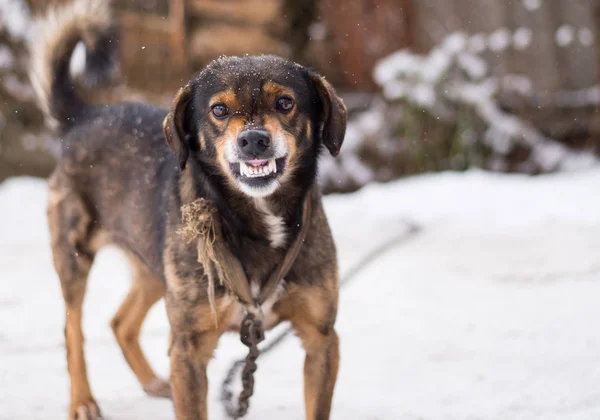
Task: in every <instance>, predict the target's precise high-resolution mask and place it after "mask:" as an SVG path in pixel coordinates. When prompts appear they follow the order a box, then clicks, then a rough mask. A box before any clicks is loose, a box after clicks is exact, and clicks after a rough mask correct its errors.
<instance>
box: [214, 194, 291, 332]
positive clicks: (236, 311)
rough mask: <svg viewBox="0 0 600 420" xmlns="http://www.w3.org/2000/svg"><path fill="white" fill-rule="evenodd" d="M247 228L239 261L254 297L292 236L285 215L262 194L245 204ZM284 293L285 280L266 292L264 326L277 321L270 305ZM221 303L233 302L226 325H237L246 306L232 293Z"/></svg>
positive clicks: (277, 265) (233, 327) (230, 303)
mask: <svg viewBox="0 0 600 420" xmlns="http://www.w3.org/2000/svg"><path fill="white" fill-rule="evenodd" d="M247 211H248V216H249V218H248V224H249V225H248V226H247V227H248V229H249V231H250V232H251V233H252V234H251V235H242V237H240V238H239V239H240V250H239V258H240V262H241V263H242V265H243V266H244V269H245V271H246V274H247V276H248V281H249V282H250V288H251V291H252V294H253V296H254V297H258V295H259V293H260V290H261V288H262V286H264V284H265V282H266V281H267V279H268V278H269V276H270V274H271V273H272V272H273V270H276V269H277V268H278V267H279V265H280V264H281V263H282V261H283V259H284V257H285V254H286V252H287V248H284V247H285V246H286V244H287V243H288V242H289V240H291V238H289V236H290V234H291V232H290V231H289V229H288V227H287V226H286V223H285V219H284V217H283V216H282V215H281V214H280V213H279V212H278V211H277V210H276V209H275V208H274V206H272V205H270V203H269V202H268V201H267V200H266V199H263V198H254V199H252V200H251V204H250V205H249V206H248V208H247ZM284 293H285V281H284V280H282V282H281V283H280V285H279V287H278V288H277V290H276V291H275V293H273V295H271V296H269V297H268V299H267V300H266V302H264V303H263V305H262V310H263V314H264V317H265V318H264V322H265V327H266V328H271V327H273V326H274V325H276V324H277V322H278V317H277V316H276V314H275V313H274V312H273V306H274V305H275V304H276V303H277V301H278V300H279V299H280V298H281V297H282V295H283V294H284ZM222 305H224V306H230V305H233V308H231V309H232V312H231V314H232V315H231V318H230V321H229V327H230V328H232V329H237V328H239V326H240V322H241V321H242V319H243V317H244V315H245V308H244V307H243V305H241V304H240V303H239V302H237V301H236V300H234V299H233V298H232V297H230V296H227V297H226V298H225V299H224V300H223V302H222Z"/></svg>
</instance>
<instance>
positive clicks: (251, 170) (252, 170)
mask: <svg viewBox="0 0 600 420" xmlns="http://www.w3.org/2000/svg"><path fill="white" fill-rule="evenodd" d="M276 172H277V164H276V163H275V159H271V160H270V161H269V162H267V164H266V165H263V166H252V165H247V164H246V163H244V162H240V175H242V176H247V177H262V176H267V175H271V174H272V173H276Z"/></svg>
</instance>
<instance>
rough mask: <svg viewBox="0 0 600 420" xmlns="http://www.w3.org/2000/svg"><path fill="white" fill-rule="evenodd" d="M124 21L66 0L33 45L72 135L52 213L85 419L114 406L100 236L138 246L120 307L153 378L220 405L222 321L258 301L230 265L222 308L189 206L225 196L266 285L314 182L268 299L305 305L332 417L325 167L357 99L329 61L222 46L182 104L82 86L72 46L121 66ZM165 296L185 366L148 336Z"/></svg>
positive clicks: (319, 414)
mask: <svg viewBox="0 0 600 420" xmlns="http://www.w3.org/2000/svg"><path fill="white" fill-rule="evenodd" d="M111 21H112V20H111V17H110V11H109V9H108V8H107V6H106V2H105V0H76V1H75V3H73V4H70V5H63V6H56V8H55V9H53V10H51V11H50V12H49V14H48V15H47V16H46V17H45V18H42V19H41V20H40V22H39V23H38V27H39V28H42V29H41V30H42V32H43V36H40V37H37V38H36V39H35V40H34V41H32V42H33V45H32V48H31V54H32V70H31V79H32V83H33V86H34V87H35V90H36V93H37V97H38V98H39V103H40V107H41V108H42V109H43V110H44V113H45V116H46V120H47V122H48V126H49V127H52V128H53V129H54V130H56V133H57V136H58V138H59V139H60V145H61V152H60V156H59V158H58V163H57V166H56V168H55V170H54V172H53V173H52V175H51V176H50V178H49V196H48V209H47V213H48V223H49V230H50V237H51V248H52V253H53V261H54V266H55V269H56V272H57V274H58V277H59V279H60V284H61V288H62V294H63V297H64V303H65V309H66V316H65V346H66V353H67V362H68V372H69V376H70V384H71V402H70V408H69V414H68V415H69V419H78V420H84V419H88V420H89V419H94V420H95V419H98V418H100V415H101V414H100V409H99V406H98V404H97V402H96V400H95V398H94V396H93V394H92V391H91V388H90V385H89V382H88V377H87V373H86V364H85V360H84V335H83V332H82V325H81V317H82V304H83V301H84V295H85V291H86V281H87V276H88V273H89V271H90V268H91V267H92V263H93V261H94V256H95V255H96V253H97V252H98V251H99V249H101V248H102V247H103V246H105V245H108V244H111V245H116V246H117V247H119V248H121V249H122V250H123V251H124V252H125V253H126V255H127V257H128V259H129V261H130V262H131V267H132V273H133V280H132V285H131V290H130V291H129V294H128V295H127V297H126V298H125V300H124V302H123V303H122V305H121V306H120V308H119V309H118V311H117V313H116V315H115V316H114V318H113V319H112V322H111V326H112V329H113V331H114V334H115V336H116V339H117V341H118V344H119V346H120V348H121V350H122V352H123V355H124V356H125V360H126V361H127V363H128V364H129V366H130V367H131V369H132V370H133V373H134V374H135V375H136V377H137V379H138V380H139V382H140V384H141V385H142V387H143V389H144V390H145V391H146V393H148V394H149V395H151V396H157V397H171V398H172V399H173V403H174V409H175V413H176V418H177V419H185V420H193V419H202V420H204V419H207V417H208V410H207V401H206V400H207V390H208V378H207V374H206V368H207V364H208V362H209V360H210V359H211V357H212V355H213V351H214V350H215V348H216V346H217V343H218V341H219V337H220V336H221V335H222V334H223V333H225V332H227V331H231V330H237V329H238V328H239V324H240V320H241V318H242V317H243V316H244V311H245V309H244V307H243V305H241V303H240V302H239V301H238V300H237V299H236V298H235V296H233V295H232V293H231V292H230V291H229V290H228V289H227V287H226V286H224V285H223V284H222V281H218V282H216V283H215V284H214V290H212V293H213V294H214V307H213V308H212V309H213V310H214V312H216V317H217V319H218V323H215V322H214V314H211V305H210V303H209V292H210V291H209V290H208V283H207V281H208V280H207V273H206V267H203V266H202V265H201V264H200V263H199V262H198V251H197V247H196V246H195V245H194V244H188V243H186V242H185V241H183V240H182V239H181V237H180V235H179V233H178V232H179V230H180V229H181V227H182V211H181V208H182V206H184V205H186V204H189V203H191V202H193V201H194V200H197V199H199V198H205V199H206V200H209V201H210V202H211V203H213V204H214V206H215V207H216V209H217V210H218V214H219V221H220V224H221V226H222V231H223V237H224V240H225V241H226V245H227V248H228V249H229V250H230V251H231V253H232V254H233V255H234V256H235V257H236V258H237V259H238V260H239V262H240V263H241V265H242V266H243V269H244V272H245V274H246V276H247V279H248V281H249V282H250V285H249V286H250V287H251V289H252V291H253V293H255V294H257V293H260V291H261V288H262V287H263V286H264V284H265V281H266V279H267V278H268V276H269V274H270V273H271V272H272V271H273V270H274V268H275V267H277V266H278V264H280V262H281V260H282V259H283V258H284V256H285V255H286V252H287V250H288V248H289V247H290V246H291V243H292V242H293V240H294V238H295V237H296V236H297V235H298V232H299V225H300V221H301V218H302V204H303V203H304V201H305V199H306V197H307V196H308V195H310V196H311V198H312V202H313V204H312V212H311V216H310V220H309V225H308V231H307V234H306V238H305V240H304V243H303V244H302V246H301V248H300V251H299V254H298V256H297V258H296V260H295V262H294V263H293V265H292V267H291V269H290V271H289V273H288V274H287V275H286V276H285V279H283V280H282V281H281V282H280V284H278V287H277V290H276V292H275V293H273V294H272V295H271V296H270V297H269V299H268V300H267V301H266V302H264V304H263V305H262V311H263V313H264V323H265V328H266V329H269V328H272V327H273V326H275V325H277V324H279V323H280V322H282V321H289V322H290V323H291V325H292V326H293V328H294V329H295V331H296V333H297V335H298V336H299V337H300V339H301V342H302V344H303V347H304V349H305V350H306V359H305V362H304V399H305V414H306V419H307V420H317V419H318V420H325V419H328V418H329V416H330V411H331V404H332V396H333V393H334V387H335V383H336V377H337V372H338V366H339V341H338V336H337V334H336V331H335V321H336V316H337V307H338V292H339V284H338V265H337V257H336V248H335V244H334V241H333V238H332V235H331V232H330V228H329V225H328V222H327V218H326V215H325V213H324V210H323V206H322V202H321V195H320V193H319V191H318V187H317V186H316V179H317V166H318V160H319V156H320V154H321V153H322V151H324V150H325V149H327V150H328V151H329V152H330V153H331V154H332V155H334V156H335V155H337V154H338V153H339V150H340V147H341V146H342V142H343V140H344V135H345V130H346V108H345V106H344V104H343V101H342V100H341V99H340V97H339V96H338V95H337V94H336V93H335V90H334V88H333V87H332V86H331V84H330V83H328V82H327V81H326V80H325V79H324V78H323V77H321V76H320V75H319V74H317V73H316V72H314V71H312V70H309V69H307V68H304V67H302V66H301V65H299V64H295V63H292V62H289V61H286V60H284V59H282V58H279V57H276V56H244V57H221V58H218V59H216V60H214V61H213V62H211V63H210V64H209V65H208V66H207V67H206V68H204V69H203V70H202V71H201V72H200V73H199V74H198V75H197V76H196V77H194V78H193V79H192V80H190V81H189V82H188V83H187V84H186V85H185V86H184V87H182V88H181V89H180V90H179V92H178V93H177V94H176V96H175V99H174V101H173V105H172V108H171V109H170V110H164V109H161V108H159V107H155V106H150V105H147V104H142V103H120V104H116V105H92V104H90V103H88V102H87V101H86V99H84V95H81V94H80V93H79V91H78V89H77V88H75V85H76V80H75V79H74V78H73V76H72V75H71V73H70V71H69V66H70V60H71V55H72V52H73V50H74V48H75V46H76V45H77V44H78V43H79V42H84V43H85V45H86V51H87V52H86V54H87V57H88V59H89V60H88V61H87V62H88V63H89V62H92V63H96V65H95V66H94V68H93V69H92V70H93V71H95V72H99V71H101V70H107V68H109V67H111V66H110V65H109V64H110V63H111V60H109V59H105V60H103V59H102V58H103V54H104V55H106V54H108V47H109V46H110V45H111V43H110V42H109V41H107V40H108V39H109V38H110V36H112V34H113V31H112V29H111ZM165 65H168V63H165ZM88 70H89V69H86V71H88ZM90 71H91V70H90ZM96 76H98V77H96V79H98V80H101V79H102V77H100V76H99V75H96ZM221 280H222V279H221ZM163 297H164V298H165V304H166V309H167V315H168V319H169V323H170V327H171V332H170V343H169V346H170V349H169V357H170V365H171V374H170V380H169V381H165V380H162V379H160V378H158V377H157V376H156V374H155V372H154V370H153V369H152V367H151V366H150V365H149V363H148V362H147V360H146V358H145V357H144V354H143V352H142V350H141V348H140V345H139V341H138V339H139V334H140V329H141V326H142V323H143V321H144V318H145V316H146V314H147V312H148V311H149V310H150V308H151V307H152V306H153V305H154V304H155V303H156V302H158V301H159V300H161V298H163Z"/></svg>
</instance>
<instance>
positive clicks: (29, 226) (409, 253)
mask: <svg viewBox="0 0 600 420" xmlns="http://www.w3.org/2000/svg"><path fill="white" fill-rule="evenodd" d="M599 192H600V171H598V170H595V171H592V172H587V173H580V174H560V175H549V176H544V177H539V178H527V177H525V176H507V175H494V174H488V173H483V172H477V171H472V172H468V173H463V174H453V173H445V174H436V175H426V176H420V177H416V178H411V179H407V180H403V181H399V182H395V183H392V184H388V185H372V186H368V187H366V188H365V189H363V190H362V191H360V192H358V193H356V194H353V195H346V196H330V197H328V198H326V207H327V213H328V215H329V219H330V222H331V224H332V226H333V229H334V233H335V236H336V240H337V243H338V247H339V253H340V261H341V269H342V273H343V272H344V271H345V270H347V269H348V268H349V267H350V266H351V265H352V263H354V262H355V261H356V260H357V259H358V258H360V256H361V255H364V254H365V253H366V252H368V251H369V250H370V249H371V248H372V247H374V246H376V245H377V243H378V242H379V241H380V240H383V239H384V238H385V237H388V236H389V235H393V234H394V233H395V232H399V231H402V230H403V229H405V226H406V225H405V221H410V222H412V223H416V224H418V225H419V226H421V228H422V230H421V231H420V233H419V234H418V235H416V236H415V237H413V238H412V239H411V240H410V241H408V242H406V243H404V244H402V245H400V246H398V247H395V248H394V249H391V250H390V251H389V252H388V253H387V254H385V255H384V256H383V257H382V258H380V259H379V260H378V261H377V262H376V263H374V264H372V265H371V266H369V267H368V268H367V269H365V270H364V271H363V272H362V273H361V274H360V276H359V277H357V278H355V279H354V280H353V281H352V282H351V283H350V284H349V285H348V286H347V287H345V288H344V289H343V290H342V295H341V304H340V313H339V318H338V319H339V321H338V324H337V325H338V330H339V333H340V336H341V346H342V363H341V368H340V375H339V380H338V386H337V389H336V394H335V400H334V413H333V419H334V420H347V419H350V420H352V419H357V420H364V419H367V420H374V419H385V420H400V419H411V420H412V419H415V420H416V419H427V420H429V419H440V420H441V419H443V420H452V419H457V420H470V419H486V420H488V419H489V420H491V419H497V420H506V419H511V420H514V419H540V420H542V419H543V420H553V419H561V420H563V419H568V420H575V419H585V420H588V419H598V418H600V328H598V320H600V304H599V303H600V194H599ZM45 196H46V184H45V183H44V182H43V181H39V180H32V179H15V180H11V181H8V182H5V183H4V184H1V185H0V281H1V282H2V283H1V285H2V289H1V292H0V390H1V392H0V418H2V419H44V420H49V419H61V420H62V419H64V418H66V415H65V414H66V409H67V404H68V382H67V373H66V368H65V355H64V349H63V319H64V315H63V304H62V299H61V296H60V289H59V282H58V280H57V278H56V274H55V272H54V270H53V268H52V265H51V257H50V249H49V246H48V234H47V228H46V223H45ZM128 270H129V269H128V267H127V265H126V262H125V260H124V258H123V257H122V256H121V255H120V254H119V252H118V251H117V250H115V249H107V250H105V251H103V252H102V253H101V255H100V256H99V257H98V259H97V262H96V265H95V267H94V270H93V272H92V275H91V278H90V283H89V288H88V295H87V300H86V306H85V312H84V315H85V319H84V327H85V332H86V337H87V347H86V349H87V359H88V366H89V374H90V379H91V384H92V389H93V391H94V393H95V395H96V398H97V399H98V401H99V403H100V405H101V408H102V410H103V412H104V414H105V416H106V418H108V419H112V420H117V419H122V420H131V419H149V420H152V419H165V418H166V419H168V418H173V414H172V410H171V405H170V402H169V401H166V400H152V399H150V398H148V397H146V396H145V394H144V393H143V392H142V390H141V389H140V387H139V385H138V384H137V382H136V380H135V378H134V376H133V374H132V373H131V371H130V370H129V368H128V367H127V366H126V363H125V361H124V359H123V357H122V356H121V354H120V351H119V349H118V346H117V344H116V342H115V340H114V339H113V337H112V333H111V331H110V328H109V325H108V323H109V320H110V318H111V316H112V314H113V313H114V312H115V311H116V309H117V307H118V305H119V303H120V301H121V300H122V299H123V297H124V295H125V293H126V291H127V288H128V282H129V279H128ZM167 334H168V327H167V322H166V318H165V313H164V307H163V306H162V305H158V306H157V307H156V308H154V309H153V311H152V312H151V314H150V316H149V318H148V321H147V323H146V324H145V327H144V331H143V341H142V343H143V346H144V347H145V349H146V350H147V353H148V355H149V358H150V359H151V361H152V363H153V364H154V366H155V367H156V368H157V370H158V371H159V372H160V373H161V374H162V375H163V376H166V375H167V373H168V358H167V355H166V349H167ZM244 353H245V352H244V348H243V346H242V344H241V343H239V341H238V338H237V336H234V335H230V336H226V337H224V339H223V340H222V342H221V345H220V347H219V349H218V351H217V353H216V357H215V360H214V361H213V363H212V364H211V365H210V369H209V377H210V379H211V390H210V392H211V393H210V403H211V407H210V411H211V414H212V418H214V419H220V418H224V416H223V412H222V409H221V406H220V405H219V402H218V397H219V392H218V391H219V386H220V382H221V380H222V378H223V375H224V373H225V371H226V369H227V367H228V366H229V364H230V362H231V361H232V360H233V359H234V358H237V357H239V356H242V355H243V354H244ZM302 361H303V352H302V350H301V347H300V344H299V341H298V340H297V339H296V338H291V339H289V340H288V341H286V342H285V343H284V344H283V345H282V346H281V348H279V349H277V350H275V351H274V352H273V353H271V354H268V355H266V356H265V357H264V359H259V370H258V372H257V388H256V394H255V396H254V397H253V398H252V400H251V411H250V414H249V415H248V417H247V418H248V419H254V420H257V419H261V420H271V419H277V420H280V419H286V420H288V419H289V420H300V419H303V418H304V414H303V404H302V372H301V370H302Z"/></svg>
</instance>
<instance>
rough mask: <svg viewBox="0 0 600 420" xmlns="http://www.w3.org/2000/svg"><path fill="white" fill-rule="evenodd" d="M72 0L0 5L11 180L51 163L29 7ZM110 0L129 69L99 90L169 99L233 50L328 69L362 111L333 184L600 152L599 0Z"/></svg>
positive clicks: (552, 167) (536, 166)
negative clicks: (31, 69) (31, 54)
mask: <svg viewBox="0 0 600 420" xmlns="http://www.w3.org/2000/svg"><path fill="white" fill-rule="evenodd" d="M60 1H63V0H54V1H47V0H2V1H0V80H1V82H0V180H2V179H6V178H7V177H11V176H15V175H33V176H39V177H45V176H47V175H48V174H49V173H50V171H51V170H52V168H53V165H54V157H53V150H52V144H53V143H52V141H51V138H49V134H48V133H47V132H45V130H44V129H43V127H42V118H41V113H40V111H39V110H38V109H37V107H36V105H35V103H34V100H33V92H32V89H31V87H30V86H29V83H28V80H27V77H26V71H27V67H28V64H27V62H28V61H27V53H26V50H25V47H24V43H25V40H26V38H27V37H29V36H34V35H33V34H32V31H31V18H32V16H35V15H36V14H38V13H40V12H41V11H43V10H44V9H45V7H46V6H47V5H48V4H49V3H53V2H60ZM114 3H115V6H116V9H117V16H118V21H119V26H120V38H119V54H120V70H121V72H120V78H119V79H118V80H117V82H116V83H115V84H114V86H112V87H111V88H110V89H104V90H102V91H101V92H100V95H101V96H102V99H103V100H109V101H118V100H125V99H127V100H132V99H133V100H144V101H149V102H152V103H156V104H160V105H164V106H169V105H170V102H171V98H172V97H173V95H174V93H175V92H176V90H177V89H178V88H179V87H180V86H181V85H182V84H183V83H184V82H185V81H187V79H189V77H190V76H192V75H193V74H194V73H195V72H197V71H199V70H201V69H202V68H203V66H204V65H206V64H207V63H208V62H209V61H210V60H211V59H213V58H215V57H217V56H219V55H221V54H227V55H235V54H237V55H240V54H259V53H273V54H278V55H281V56H283V57H286V58H290V59H292V60H295V61H298V62H300V63H301V64H304V65H307V66H311V67H313V68H315V69H316V70H318V71H319V72H321V73H322V74H324V75H325V76H326V77H327V78H328V79H329V80H330V81H331V82H332V83H333V84H334V85H335V86H336V88H337V89H338V90H339V91H340V92H341V93H342V95H343V97H344V99H345V101H346V104H347V105H348V108H349V110H350V113H351V118H350V124H349V128H348V135H347V138H346V143H345V146H344V148H343V149H342V155H341V157H340V158H339V159H337V160H335V161H334V160H333V159H324V163H323V168H322V173H321V182H322V184H323V187H324V188H325V190H326V191H327V192H330V191H352V190H355V189H357V188H359V187H360V186H362V185H364V184H366V183H368V182H370V181H388V180H391V179H394V178H397V177H401V176H403V175H408V174H415V173H420V172H428V171H439V170H464V169H467V168H470V167H479V168H485V169H489V170H492V171H500V172H522V173H527V174H539V173H546V172H553V171H559V170H573V169H583V168H587V167H589V166H591V165H593V164H594V163H595V162H596V160H597V153H598V151H599V145H600V136H599V133H600V119H599V118H598V112H597V110H598V104H599V103H600V87H599V85H598V65H599V63H600V50H599V48H598V43H597V32H598V30H597V28H598V27H599V26H598V23H599V22H600V2H598V1H595V0H552V1H549V0H514V1H497V0H352V1H347V0H119V1H115V2H114ZM82 57H83V54H77V53H76V54H75V56H74V59H73V68H74V70H75V71H76V70H77V67H78V66H79V68H81V67H82V63H81V61H82ZM78 62H79V63H78Z"/></svg>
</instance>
